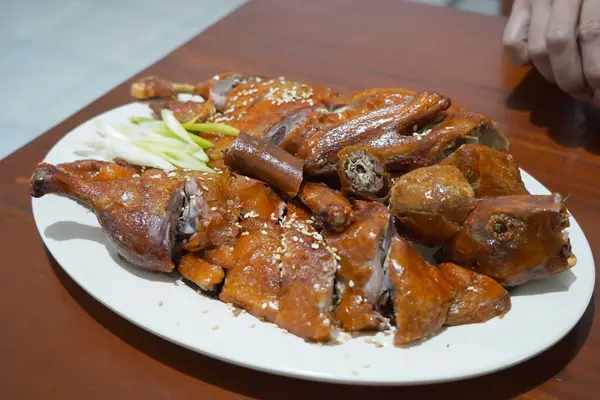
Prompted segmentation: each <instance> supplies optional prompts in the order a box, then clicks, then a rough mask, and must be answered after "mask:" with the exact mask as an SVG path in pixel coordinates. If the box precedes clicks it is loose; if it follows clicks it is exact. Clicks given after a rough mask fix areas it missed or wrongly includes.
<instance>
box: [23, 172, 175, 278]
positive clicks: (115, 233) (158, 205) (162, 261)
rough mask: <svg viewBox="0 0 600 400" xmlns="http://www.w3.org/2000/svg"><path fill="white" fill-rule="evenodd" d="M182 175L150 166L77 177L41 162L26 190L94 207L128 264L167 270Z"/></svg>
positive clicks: (111, 239) (114, 244)
mask: <svg viewBox="0 0 600 400" xmlns="http://www.w3.org/2000/svg"><path fill="white" fill-rule="evenodd" d="M62 168H63V169H65V170H68V169H69V168H70V167H69V166H65V165H63V166H62ZM81 173H82V172H81V170H79V174H81ZM184 179H185V178H182V177H179V179H173V178H169V177H167V176H166V173H164V172H163V171H159V170H148V171H146V172H143V173H142V174H140V176H139V177H136V178H130V179H115V180H109V181H104V182H102V181H94V180H86V179H80V178H78V177H74V176H71V175H69V174H67V173H65V172H62V171H60V170H59V168H57V167H55V166H53V165H50V164H45V163H41V164H39V165H38V167H37V169H36V170H35V172H34V174H33V176H32V178H31V186H30V193H31V195H32V196H33V197H42V196H44V195H46V194H49V193H56V194H63V195H66V196H69V197H71V198H74V199H77V200H79V201H81V202H82V203H83V204H85V205H86V206H87V207H90V208H91V209H92V210H94V212H95V213H96V216H97V217H98V221H99V223H100V226H101V227H102V229H103V230H104V232H105V233H106V235H107V237H108V239H109V240H110V242H111V244H112V245H113V246H114V247H115V248H116V249H117V251H118V252H119V254H120V255H121V256H122V257H123V258H125V259H126V260H127V261H128V262H129V263H131V264H133V265H135V266H137V267H140V268H143V269H147V270H150V271H159V272H171V271H172V270H173V268H174V265H173V262H172V261H171V251H172V248H173V246H174V240H175V238H174V235H175V226H176V221H177V218H178V216H179V213H178V212H177V211H178V210H179V207H180V206H181V201H182V200H181V194H180V191H181V189H182V188H183V186H184V182H185V180H184Z"/></svg>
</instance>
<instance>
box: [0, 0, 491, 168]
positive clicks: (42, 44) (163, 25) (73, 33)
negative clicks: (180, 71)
mask: <svg viewBox="0 0 600 400" xmlns="http://www.w3.org/2000/svg"><path fill="white" fill-rule="evenodd" d="M365 1H367V0H365ZM413 1H419V2H422V3H428V4H435V5H442V6H450V7H455V8H458V9H462V10H468V11H473V12H480V13H485V14H492V15H494V14H498V13H499V8H500V6H499V4H500V1H499V0H413ZM244 2H245V1H244V0H169V1H166V0H0V54H2V56H1V57H0V89H1V93H2V97H1V98H0V159H2V158H4V157H6V156H7V155H9V154H10V153H12V152H14V151H15V150H17V149H18V148H20V147H21V146H23V145H25V144H27V143H28V142H30V141H31V140H33V139H35V138H36V137H37V136H38V135H40V134H42V133H43V132H44V131H46V130H48V129H49V128H51V127H52V126H54V125H56V124H57V123H59V122H60V121H62V120H64V119H65V118H67V117H68V116H70V115H71V114H73V113H74V112H76V111H77V110H79V109H80V108H82V107H84V106H85V105H87V104H88V103H90V102H92V101H93V100H94V99H96V98H98V97H100V96H101V95H102V94H104V93H105V92H107V91H108V90H109V89H111V88H113V87H114V86H116V85H118V84H119V83H121V82H123V81H124V80H126V79H127V78H129V77H130V76H131V75H133V74H135V73H136V72H138V71H140V70H142V69H144V68H145V67H146V66H148V65H149V64H152V63H153V62H155V61H157V60H159V59H160V58H162V57H163V56H165V55H166V54H168V53H169V52H170V51H172V50H173V49H175V48H176V47H178V46H179V45H181V44H183V43H184V42H186V41H187V40H188V39H190V38H192V37H193V36H195V35H197V34H198V33H200V32H202V31H203V30H205V29H206V28H208V27H209V26H210V25H212V24H214V23H215V22H217V21H218V20H219V19H221V18H223V17H224V16H226V15H227V14H229V13H231V12H233V11H234V10H235V9H237V8H238V7H239V6H241V5H242V4H243V3H244Z"/></svg>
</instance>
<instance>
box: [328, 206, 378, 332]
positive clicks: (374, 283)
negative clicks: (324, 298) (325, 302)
mask: <svg viewBox="0 0 600 400" xmlns="http://www.w3.org/2000/svg"><path fill="white" fill-rule="evenodd" d="M354 213H355V217H356V218H355V220H354V222H353V223H352V224H351V225H350V226H349V227H348V228H347V229H346V230H345V231H343V232H341V233H331V232H323V236H324V237H325V242H326V243H327V245H328V246H329V247H331V248H333V249H336V250H335V251H336V253H337V255H338V257H339V258H340V259H339V263H340V267H341V268H340V270H339V271H338V275H337V280H338V283H339V284H341V285H342V288H343V294H342V296H341V300H340V303H339V304H338V306H337V309H336V311H335V313H334V314H333V317H334V318H335V319H336V321H337V322H338V323H339V324H340V326H341V327H342V328H343V329H344V330H347V331H360V330H374V329H382V328H384V327H385V326H386V325H385V323H383V322H384V319H383V317H382V315H381V314H380V313H379V312H378V311H377V310H376V308H377V301H378V300H379V297H380V295H381V293H382V292H383V269H382V262H383V256H385V252H386V250H382V249H381V248H380V246H381V241H382V240H383V238H384V236H385V235H386V232H387V229H388V221H389V212H388V210H387V207H386V206H384V205H383V204H381V203H376V202H366V201H357V202H356V204H355V205H354ZM350 282H352V283H350Z"/></svg>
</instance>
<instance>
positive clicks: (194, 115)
mask: <svg viewBox="0 0 600 400" xmlns="http://www.w3.org/2000/svg"><path fill="white" fill-rule="evenodd" d="M150 108H151V109H152V111H153V112H154V115H155V117H156V118H159V119H160V118H161V117H160V112H161V110H162V109H163V108H166V109H167V110H171V111H172V112H173V116H175V118H176V119H177V121H179V122H181V123H182V124H185V123H188V122H190V121H194V122H204V121H206V120H208V119H209V118H210V117H212V116H213V114H214V113H215V106H214V105H213V103H211V102H204V103H201V102H198V101H164V102H155V103H150Z"/></svg>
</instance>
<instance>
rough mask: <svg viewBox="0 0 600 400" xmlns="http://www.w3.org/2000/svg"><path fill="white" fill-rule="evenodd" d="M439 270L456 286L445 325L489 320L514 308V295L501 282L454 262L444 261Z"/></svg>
mask: <svg viewBox="0 0 600 400" xmlns="http://www.w3.org/2000/svg"><path fill="white" fill-rule="evenodd" d="M439 270H440V271H441V272H442V274H444V277H445V278H446V280H447V281H448V282H450V284H451V285H452V286H453V287H454V290H455V291H456V296H455V297H454V298H453V299H452V301H451V302H450V307H449V308H448V317H447V318H446V322H445V325H464V324H472V323H477V322H485V321H487V320H489V319H491V318H494V317H497V316H501V315H504V314H506V313H507V312H508V311H510V307H511V303H510V296H509V295H508V292H507V291H506V289H504V288H503V287H502V286H501V285H500V284H499V283H498V282H496V281H495V280H493V279H492V278H489V277H487V276H485V275H482V274H478V273H477V272H473V271H471V270H468V269H466V268H462V267H459V266H458V265H456V264H453V263H443V264H440V266H439Z"/></svg>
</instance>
